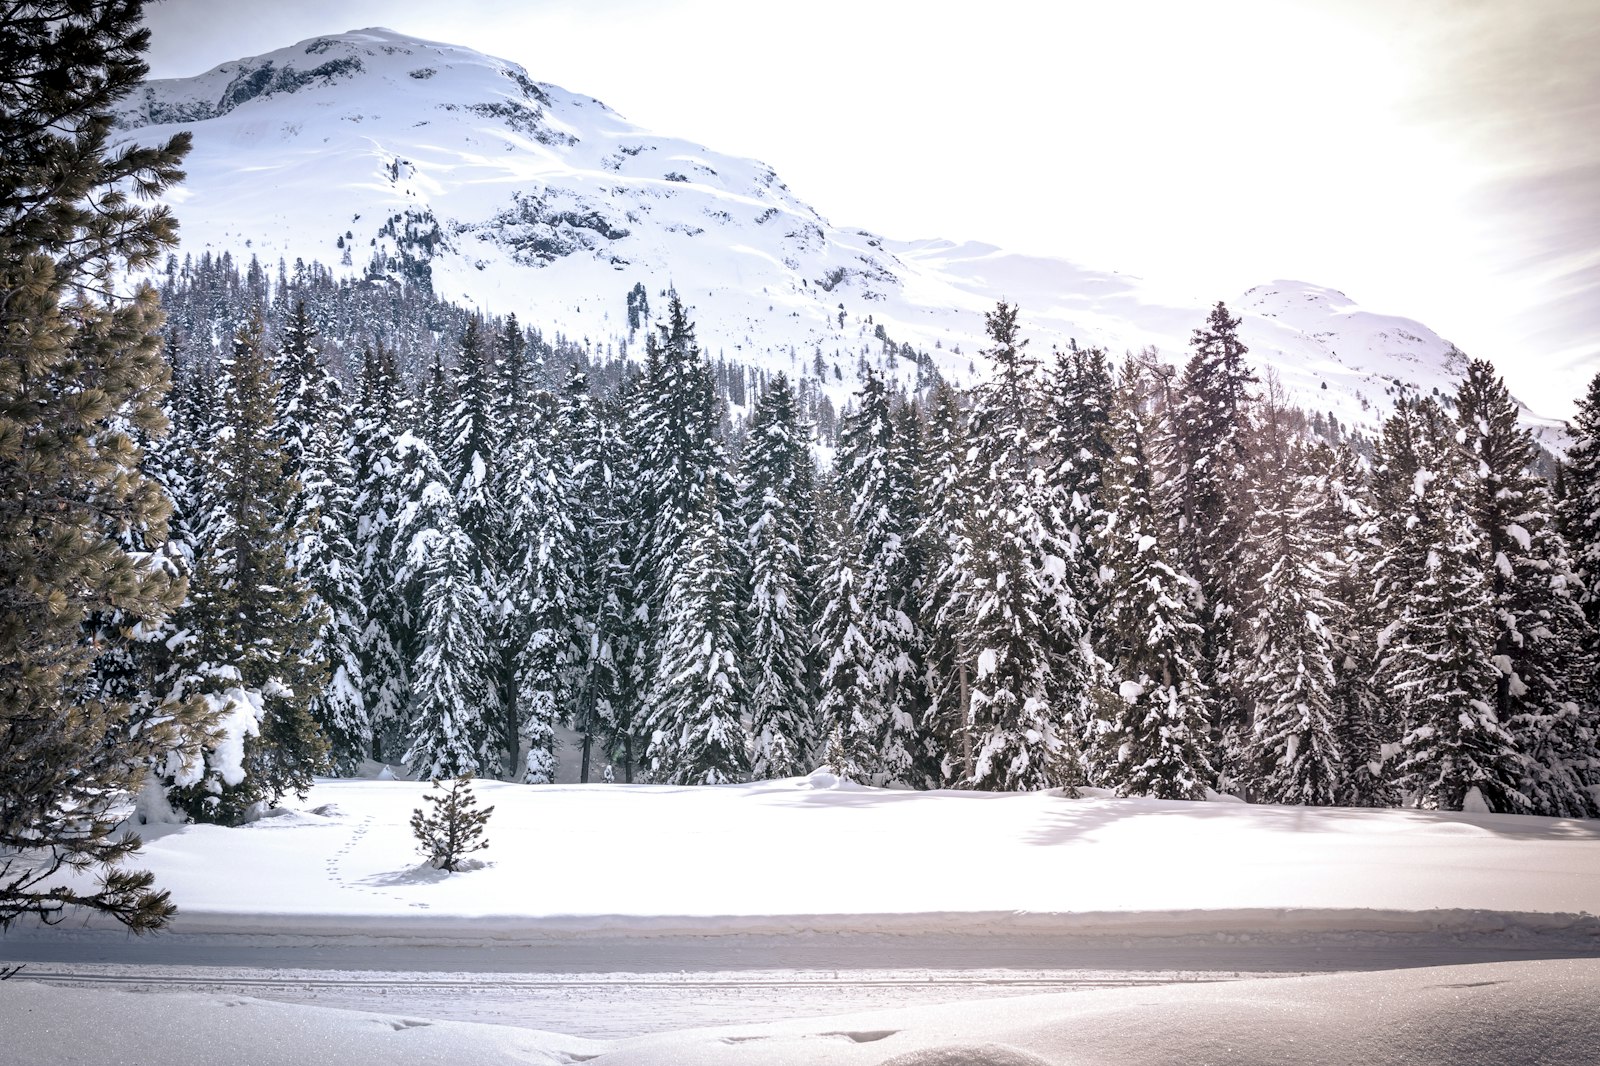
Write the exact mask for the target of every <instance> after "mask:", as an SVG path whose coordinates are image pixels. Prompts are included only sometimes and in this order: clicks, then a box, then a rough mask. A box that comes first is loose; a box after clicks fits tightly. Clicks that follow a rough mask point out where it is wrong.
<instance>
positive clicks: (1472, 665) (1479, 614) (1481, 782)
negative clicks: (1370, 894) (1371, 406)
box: [1377, 400, 1527, 813]
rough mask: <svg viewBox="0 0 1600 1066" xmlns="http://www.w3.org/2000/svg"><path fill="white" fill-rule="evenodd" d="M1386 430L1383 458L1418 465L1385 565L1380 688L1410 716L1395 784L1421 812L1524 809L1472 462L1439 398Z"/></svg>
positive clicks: (1400, 415) (1401, 415) (1395, 520)
mask: <svg viewBox="0 0 1600 1066" xmlns="http://www.w3.org/2000/svg"><path fill="white" fill-rule="evenodd" d="M1389 423H1390V424H1386V426H1385V433H1384V436H1385V443H1386V444H1388V445H1390V447H1391V449H1392V451H1391V452H1390V454H1388V455H1386V456H1385V459H1386V462H1387V463H1393V464H1395V465H1396V466H1398V467H1400V468H1401V469H1403V468H1404V467H1406V466H1411V467H1412V473H1411V479H1410V489H1409V492H1408V493H1407V495H1406V496H1405V498H1404V500H1403V501H1401V507H1402V508H1403V509H1402V510H1400V511H1398V512H1394V513H1391V514H1389V515H1387V516H1386V525H1387V530H1388V534H1387V536H1386V538H1385V543H1384V558H1383V560H1382V562H1381V564H1380V573H1381V582H1382V584H1381V594H1382V595H1383V596H1384V602H1385V610H1386V613H1387V614H1389V616H1390V617H1391V618H1392V619H1393V620H1392V621H1390V622H1389V624H1388V626H1387V627H1386V629H1385V630H1384V632H1383V633H1382V634H1380V638H1379V646H1380V655H1381V658H1380V659H1379V662H1378V671H1377V681H1378V684H1379V686H1380V688H1381V689H1382V690H1384V691H1385V692H1386V693H1387V695H1388V697H1389V698H1391V699H1393V700H1394V701H1395V702H1396V703H1397V704H1398V705H1399V707H1400V711H1401V727H1402V730H1403V733H1402V735H1401V737H1400V741H1399V750H1398V755H1397V764H1396V766H1395V771H1394V772H1395V776H1396V780H1397V782H1398V783H1399V785H1400V787H1401V788H1402V789H1403V790H1404V791H1405V792H1406V793H1408V794H1409V795H1410V797H1412V799H1413V801H1414V802H1416V803H1418V804H1419V805H1422V806H1431V807H1437V808H1439V809H1441V810H1461V809H1462V808H1463V805H1464V804H1465V803H1466V802H1467V799H1468V796H1469V793H1471V792H1472V790H1476V791H1477V794H1478V795H1480V796H1481V797H1482V798H1483V800H1484V802H1485V803H1487V804H1488V806H1489V808H1490V809H1491V810H1495V811H1508V812H1513V813H1515V812H1517V811H1520V810H1525V809H1526V806H1527V801H1526V799H1525V797H1523V796H1522V794H1521V792H1520V791H1519V785H1520V782H1521V779H1522V776H1523V772H1524V758H1523V756H1522V755H1521V753H1520V752H1519V751H1518V750H1517V745H1516V741H1515V740H1514V739H1513V738H1512V736H1511V734H1510V733H1508V732H1507V731H1506V728H1505V725H1504V723H1502V722H1501V721H1500V720H1499V719H1498V717H1497V716H1496V714H1495V706H1494V705H1495V692H1496V689H1497V688H1498V686H1499V681H1500V672H1499V671H1498V670H1497V669H1496V667H1495V664H1494V661H1493V658H1494V647H1495V639H1496V623H1495V616H1494V593H1493V588H1492V585H1491V582H1490V577H1489V574H1488V572H1487V569H1486V566H1485V563H1486V560H1485V558H1484V553H1483V538H1482V534H1481V533H1480V531H1479V529H1478V527H1477V524H1476V522H1475V521H1474V519H1473V515H1472V512H1471V494H1472V485H1471V482H1470V480H1469V479H1470V477H1471V472H1470V470H1469V469H1468V467H1467V461H1466V455H1465V453H1464V452H1463V450H1462V449H1461V448H1460V447H1459V446H1458V445H1457V443H1456V440H1455V432H1454V426H1453V425H1452V424H1451V423H1450V420H1449V419H1448V417H1447V416H1446V415H1445V414H1444V412H1443V411H1442V410H1440V408H1439V406H1438V405H1437V404H1436V403H1434V402H1433V401H1432V400H1422V401H1419V402H1417V403H1415V404H1414V405H1413V404H1401V405H1399V406H1398V407H1397V411H1396V413H1395V415H1393V416H1391V418H1390V420H1389ZM1395 444H1402V445H1403V447H1404V450H1402V449H1401V448H1395V447H1394V445H1395ZM1405 451H1409V453H1410V454H1409V455H1406V454H1405ZM1396 472H1399V471H1396Z"/></svg>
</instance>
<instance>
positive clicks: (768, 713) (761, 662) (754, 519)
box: [740, 374, 819, 780]
mask: <svg viewBox="0 0 1600 1066" xmlns="http://www.w3.org/2000/svg"><path fill="white" fill-rule="evenodd" d="M807 438H808V435H807V434H806V433H804V431H803V430H802V428H801V426H800V422H799V414H798V411H797V410H796V407H795V397H794V392H793V390H792V389H790V387H789V379H788V378H787V377H786V376H784V375H782V374H779V375H778V377H777V378H776V379H775V380H774V381H773V382H772V383H771V384H770V385H769V386H768V387H767V389H766V391H765V392H764V393H763V394H762V396H761V399H760V400H759V401H758V402H757V404H756V409H755V413H754V414H753V415H752V416H751V420H750V430H749V435H748V436H747V437H746V439H745V448H744V458H743V462H742V464H741V469H740V474H741V477H740V482H741V485H742V488H743V491H744V500H743V505H742V507H741V512H742V531H743V533H744V536H745V554H746V557H747V558H748V559H749V564H750V576H749V582H748V589H749V591H748V596H747V607H746V612H745V613H746V624H747V627H748V631H749V645H748V653H747V659H746V667H745V671H744V672H745V675H746V679H747V680H748V681H749V684H750V708H751V735H752V741H753V747H752V755H751V774H752V775H753V776H754V777H755V778H756V779H757V780H763V779H766V778H773V777H788V776H791V775H795V774H803V773H805V772H806V771H807V770H809V769H810V766H809V765H808V756H809V754H810V753H811V752H812V751H813V750H815V748H816V747H817V745H818V741H819V738H818V737H817V735H816V733H817V730H816V726H815V723H814V722H813V721H812V716H811V715H812V709H813V701H812V695H811V692H810V690H809V682H810V680H811V677H810V671H809V670H808V668H807V666H808V663H807V659H808V657H809V651H810V641H811V630H812V626H813V621H814V620H813V617H812V603H811V588H810V581H809V575H808V574H807V572H806V547H807V545H806V543H805V541H806V537H807V533H808V531H809V530H810V528H811V526H812V524H813V522H814V521H815V509H814V503H813V500H812V498H811V497H812V495H813V491H814V489H813V477H812V461H811V447H810V441H809V440H808V439H807Z"/></svg>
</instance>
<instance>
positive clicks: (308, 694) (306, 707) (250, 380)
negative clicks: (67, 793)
mask: <svg viewBox="0 0 1600 1066" xmlns="http://www.w3.org/2000/svg"><path fill="white" fill-rule="evenodd" d="M223 370H224V382H223V389H222V402H221V418H220V420H219V426H218V432H217V436H216V438H215V440H214V441H213V442H212V449H211V452H210V459H209V468H208V469H207V471H206V475H205V476H206V478H207V482H208V484H209V485H210V487H211V489H212V492H211V494H210V495H209V498H208V499H206V500H205V501H204V504H205V513H204V514H203V516H202V517H201V519H200V522H199V524H200V528H201V535H200V542H199V544H198V549H199V550H198V554H197V557H196V559H195V564H194V576H193V579H192V581H191V586H190V596H189V602H188V604H187V605H186V606H185V611H184V615H185V620H186V623H187V624H188V626H189V628H191V629H192V630H193V631H194V633H195V634H196V639H195V641H194V642H193V644H192V647H191V648H190V650H189V651H190V656H191V663H192V675H193V678H194V685H195V686H196V688H197V689H198V690H199V691H201V692H204V693H207V694H208V695H209V696H211V697H212V698H213V700H214V701H215V705H216V706H218V707H219V708H222V707H231V708H234V709H235V710H239V711H241V712H242V711H243V709H244V708H246V707H248V708H249V712H248V713H247V714H246V713H241V714H238V715H235V714H232V713H230V712H224V714H225V719H226V720H231V721H234V722H235V723H236V724H235V725H234V726H233V727H230V728H226V729H225V731H224V735H223V736H222V737H221V738H220V739H219V741H218V742H217V743H215V744H213V745H212V746H211V747H210V748H209V750H208V755H207V759H206V766H205V767H204V769H203V770H201V771H199V774H198V777H196V776H195V772H194V770H195V768H190V767H186V768H185V769H183V770H182V771H179V772H176V773H174V774H173V775H172V776H171V779H170V784H171V788H170V789H169V793H170V795H171V799H172V801H173V804H174V806H176V807H179V808H181V809H183V810H184V811H186V812H187V813H188V814H189V815H190V817H192V818H195V819H196V820H199V821H209V822H219V823H222V824H225V825H232V824H237V823H239V822H240V821H242V820H244V819H245V818H246V817H247V816H248V814H249V812H250V810H251V808H253V807H255V806H256V805H257V804H261V803H275V802H277V801H278V799H280V798H281V797H282V796H283V795H284V794H285V793H287V792H295V793H300V794H303V793H304V792H305V791H306V790H307V789H308V788H310V787H311V777H312V775H313V774H314V773H316V772H318V771H319V770H320V769H322V767H323V765H324V761H325V758H326V754H327V744H326V742H325V741H324V739H323V737H322V735H321V733H320V732H319V731H318V729H317V724H316V722H315V721H313V720H312V718H311V714H310V704H311V699H312V696H313V694H315V693H316V692H318V691H320V690H321V689H322V688H323V686H324V685H325V684H326V681H327V674H328V663H327V660H326V659H323V658H320V657H319V656H320V655H321V654H322V653H323V651H324V649H322V648H319V646H318V636H319V634H320V632H321V630H322V627H323V625H324V616H323V614H322V613H321V612H320V611H318V610H317V609H316V608H315V607H314V606H313V604H312V595H311V590H310V588H309V587H308V586H307V584H306V582H305V579H304V578H303V577H302V576H301V574H300V573H298V572H297V570H296V568H295V564H294V555H295V552H296V551H297V549H298V545H299V543H300V540H301V537H302V534H303V532H304V531H303V529H302V527H301V526H300V525H299V524H297V523H296V522H295V520H294V519H293V517H292V516H291V512H292V510H293V508H294V504H295V497H296V495H297V494H298V492H299V483H298V482H297V481H295V480H293V479H291V478H290V477H288V476H287V474H286V472H285V469H284V464H283V459H282V456H283V454H284V450H285V449H284V440H283V437H282V435H281V427H280V426H279V424H278V421H277V417H276V412H277V410H278V385H277V382H276V381H275V380H274V378H273V376H272V373H271V360H270V359H269V358H268V356H267V353H266V350H265V338H264V336H263V325H262V322H261V320H260V319H259V318H257V319H255V320H253V321H252V322H251V323H249V324H247V325H246V326H244V327H243V328H241V329H240V331H239V332H238V334H236V335H235V337H234V341H233V352H232V358H230V359H229V360H228V361H227V362H226V364H225V365H224V368H223ZM251 717H253V718H254V719H255V720H254V721H250V720H249V718H251ZM239 730H243V738H242V741H241V739H240V736H239ZM241 745H242V746H241ZM241 752H242V756H241V754H240V753H241Z"/></svg>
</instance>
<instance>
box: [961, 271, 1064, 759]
mask: <svg viewBox="0 0 1600 1066" xmlns="http://www.w3.org/2000/svg"><path fill="white" fill-rule="evenodd" d="M985 325H986V326H987V328H988V331H989V337H990V342H991V343H990V346H989V348H988V349H987V351H986V352H985V354H986V355H987V356H988V358H989V361H990V363H991V365H992V368H993V370H992V376H991V377H990V379H989V380H988V381H986V382H984V383H983V384H982V385H980V386H979V387H978V388H977V389H975V390H974V393H973V405H972V419H971V426H970V437H969V440H970V442H971V446H972V450H973V452H974V453H976V461H977V470H976V481H975V484H976V486H977V489H978V497H977V501H976V509H975V513H974V516H973V531H974V537H973V545H974V548H975V551H974V553H973V563H974V571H975V574H976V578H975V580H974V582H973V587H974V590H975V602H974V604H973V606H972V609H971V618H972V633H971V640H972V646H973V649H974V651H975V664H976V669H975V671H974V673H973V677H972V692H971V700H972V720H973V728H974V730H975V733H976V736H975V749H976V750H975V753H974V756H973V770H972V778H971V780H970V782H969V784H971V785H972V786H973V787H976V788H982V789H990V790H1000V791H1010V790H1020V789H1038V788H1050V787H1057V786H1061V785H1072V784H1075V783H1076V781H1077V778H1078V769H1079V768H1078V765H1077V763H1078V751H1077V744H1076V736H1077V734H1078V732H1079V730H1080V729H1081V727H1082V724H1083V723H1084V721H1085V720H1086V719H1087V717H1088V700H1089V687H1090V680H1091V677H1092V674H1093V670H1094V663H1093V653H1092V652H1091V651H1090V650H1089V646H1088V640H1087V634H1086V632H1085V626H1084V617H1083V609H1082V605H1081V604H1080V603H1079V601H1078V598H1077V594H1076V592H1075V591H1074V590H1073V589H1072V587H1071V586H1070V584H1069V583H1068V580H1067V573H1068V565H1069V564H1068V560H1069V559H1072V558H1073V557H1074V555H1075V553H1074V551H1073V547H1072V545H1071V544H1070V543H1069V542H1068V541H1067V540H1066V539H1065V538H1064V537H1062V536H1060V535H1059V532H1058V529H1059V527H1057V526H1056V525H1055V524H1054V523H1052V522H1051V521H1050V518H1051V516H1052V513H1055V514H1060V513H1063V512H1064V511H1065V508H1064V507H1062V506H1060V504H1059V503H1058V502H1057V501H1056V500H1054V499H1053V498H1052V491H1051V487H1050V485H1049V483H1048V481H1047V480H1046V476H1045V470H1044V460H1043V459H1042V458H1041V456H1040V454H1039V452H1040V449H1041V446H1042V444H1043V432H1042V429H1041V422H1042V410H1041V408H1042V396H1041V388H1040V381H1039V377H1038V362H1037V360H1035V359H1032V358H1031V357H1029V356H1028V355H1027V354H1026V350H1025V349H1026V345H1027V342H1026V341H1025V340H1023V339H1022V338H1021V336H1020V334H1019V330H1018V327H1017V310H1016V308H1015V307H1014V306H1011V305H1007V304H1005V303H1001V304H1000V305H999V306H997V307H996V309H995V310H994V311H992V312H990V313H988V314H987V315H985Z"/></svg>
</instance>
